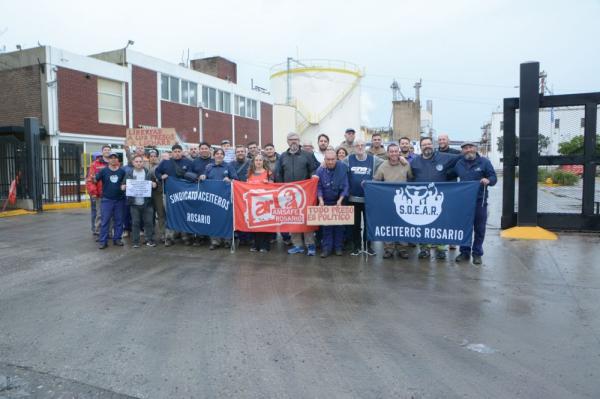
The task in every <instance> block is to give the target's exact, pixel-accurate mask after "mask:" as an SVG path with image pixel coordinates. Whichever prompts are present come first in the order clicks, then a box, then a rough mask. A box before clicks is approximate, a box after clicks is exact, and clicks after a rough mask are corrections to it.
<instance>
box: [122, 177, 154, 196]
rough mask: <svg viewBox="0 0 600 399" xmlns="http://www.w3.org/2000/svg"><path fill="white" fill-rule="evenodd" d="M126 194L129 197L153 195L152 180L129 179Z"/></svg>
mask: <svg viewBox="0 0 600 399" xmlns="http://www.w3.org/2000/svg"><path fill="white" fill-rule="evenodd" d="M125 195H126V196H128V197H151V196H152V182H151V181H150V180H136V179H127V181H126V182H125Z"/></svg>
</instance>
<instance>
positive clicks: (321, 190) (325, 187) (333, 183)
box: [317, 161, 349, 205]
mask: <svg viewBox="0 0 600 399" xmlns="http://www.w3.org/2000/svg"><path fill="white" fill-rule="evenodd" d="M317 176H319V184H318V185H317V196H318V197H323V201H324V202H325V203H326V204H327V205H330V204H333V203H336V202H337V200H338V199H339V198H340V196H344V197H347V196H348V188H349V183H348V167H347V166H346V165H345V164H344V163H343V162H341V161H337V162H336V164H335V169H333V170H330V169H327V168H325V167H323V166H320V167H319V169H317Z"/></svg>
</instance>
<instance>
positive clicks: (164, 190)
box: [161, 178, 168, 245]
mask: <svg viewBox="0 0 600 399" xmlns="http://www.w3.org/2000/svg"><path fill="white" fill-rule="evenodd" d="M161 180H162V181H161V183H162V188H163V189H162V202H163V208H164V209H165V239H164V242H163V245H167V240H168V238H167V230H168V227H167V201H166V200H165V193H166V191H167V179H162V178H161Z"/></svg>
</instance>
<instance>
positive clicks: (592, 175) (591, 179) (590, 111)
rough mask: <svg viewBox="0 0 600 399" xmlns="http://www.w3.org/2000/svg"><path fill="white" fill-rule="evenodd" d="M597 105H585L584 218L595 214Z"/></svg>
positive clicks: (582, 198)
mask: <svg viewBox="0 0 600 399" xmlns="http://www.w3.org/2000/svg"><path fill="white" fill-rule="evenodd" d="M597 115H598V112H597V104H596V103H588V104H585V115H584V116H585V118H584V128H583V193H582V197H581V200H582V204H581V211H582V213H583V215H584V216H592V215H593V214H594V200H595V190H596V163H595V162H594V157H595V156H596V123H597V121H596V119H597Z"/></svg>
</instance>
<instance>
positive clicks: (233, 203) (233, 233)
mask: <svg viewBox="0 0 600 399" xmlns="http://www.w3.org/2000/svg"><path fill="white" fill-rule="evenodd" d="M233 184H234V180H232V181H231V183H230V187H231V190H230V191H229V198H230V199H231V210H232V211H233V212H231V214H232V217H233V220H232V221H231V223H232V228H231V253H232V254H234V253H235V195H233Z"/></svg>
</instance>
